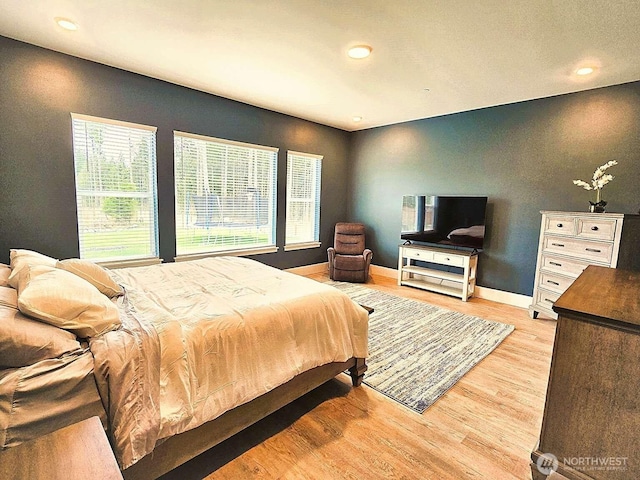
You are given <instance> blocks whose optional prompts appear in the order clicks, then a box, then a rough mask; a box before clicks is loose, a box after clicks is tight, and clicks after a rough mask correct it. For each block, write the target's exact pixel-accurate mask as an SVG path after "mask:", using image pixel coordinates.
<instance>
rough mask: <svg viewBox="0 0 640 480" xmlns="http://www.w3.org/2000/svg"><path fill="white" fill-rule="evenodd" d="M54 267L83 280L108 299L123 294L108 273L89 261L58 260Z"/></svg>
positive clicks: (74, 259) (78, 259)
mask: <svg viewBox="0 0 640 480" xmlns="http://www.w3.org/2000/svg"><path fill="white" fill-rule="evenodd" d="M56 267H57V268H61V269H62V270H66V271H67V272H71V273H73V274H75V275H78V276H79V277H80V278H84V279H85V280H86V281H87V282H89V283H90V284H91V285H93V286H94V287H96V288H97V289H98V290H100V293H102V294H104V295H106V296H107V297H109V298H113V297H118V296H120V295H122V294H123V293H124V292H123V291H122V287H121V286H120V285H118V284H117V283H116V282H115V281H114V280H113V279H112V278H111V275H109V272H107V271H106V270H105V269H104V268H102V267H101V266H100V265H98V264H96V263H93V262H90V261H89V260H82V259H80V258H69V259H67V260H60V261H59V262H58V263H56Z"/></svg>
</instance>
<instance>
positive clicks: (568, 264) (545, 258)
mask: <svg viewBox="0 0 640 480" xmlns="http://www.w3.org/2000/svg"><path fill="white" fill-rule="evenodd" d="M541 261H542V269H543V270H546V271H548V272H552V273H561V274H563V275H568V276H571V277H573V278H577V277H578V275H580V274H581V273H582V272H583V270H584V269H585V268H587V267H588V266H589V265H591V264H590V263H589V262H584V261H580V260H576V259H573V258H568V257H559V256H553V255H545V254H543V255H542V260H541Z"/></svg>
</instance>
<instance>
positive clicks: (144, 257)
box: [71, 113, 161, 267]
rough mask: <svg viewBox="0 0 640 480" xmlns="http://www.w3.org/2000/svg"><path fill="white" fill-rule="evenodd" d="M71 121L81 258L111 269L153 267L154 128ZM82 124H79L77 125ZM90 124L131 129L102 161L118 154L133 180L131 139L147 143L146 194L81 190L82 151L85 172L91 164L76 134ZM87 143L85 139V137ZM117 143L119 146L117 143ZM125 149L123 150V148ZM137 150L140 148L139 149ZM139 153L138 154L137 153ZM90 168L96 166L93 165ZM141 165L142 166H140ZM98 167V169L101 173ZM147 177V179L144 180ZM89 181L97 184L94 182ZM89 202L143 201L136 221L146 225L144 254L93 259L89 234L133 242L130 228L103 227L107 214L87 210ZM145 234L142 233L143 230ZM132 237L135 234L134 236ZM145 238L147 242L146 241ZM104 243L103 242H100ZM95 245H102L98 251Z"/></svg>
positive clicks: (94, 119)
mask: <svg viewBox="0 0 640 480" xmlns="http://www.w3.org/2000/svg"><path fill="white" fill-rule="evenodd" d="M71 119H72V131H73V144H74V145H73V156H74V178H75V186H76V187H75V190H76V204H77V207H76V208H77V216H78V240H79V247H80V257H81V258H85V259H88V260H91V261H94V262H96V263H100V264H103V265H108V266H110V267H119V266H124V265H129V264H135V265H149V264H154V263H159V262H161V259H160V258H159V257H158V252H159V243H158V193H157V159H156V132H157V127H153V126H149V125H141V124H138V123H131V122H123V121H120V120H113V119H108V118H101V117H93V116H90V115H84V114H79V113H71ZM80 122H82V123H80ZM89 124H101V125H106V126H107V127H108V126H116V127H119V128H125V129H130V130H131V134H130V135H129V136H128V137H126V138H125V136H124V135H123V137H122V138H117V140H116V139H113V141H112V142H111V143H110V144H109V145H108V146H107V149H108V150H109V151H110V154H111V157H110V158H109V157H108V156H107V155H108V154H107V153H106V152H104V153H103V154H104V156H105V158H106V159H107V160H108V161H109V160H110V161H113V159H114V158H115V152H116V151H118V152H119V153H118V159H122V160H123V161H124V163H125V165H126V164H127V163H129V169H128V170H127V171H128V172H129V174H130V175H131V176H132V177H133V175H134V170H132V169H133V166H132V165H131V163H132V162H133V161H134V160H133V155H134V153H135V151H134V148H135V146H134V145H132V144H131V138H132V136H134V135H135V136H136V137H137V138H138V140H140V141H142V140H141V139H142V138H143V137H146V138H144V140H146V141H148V142H149V144H148V148H149V151H148V157H147V158H146V159H145V160H146V162H147V165H146V173H145V180H146V182H147V189H146V190H145V191H139V190H133V191H130V190H114V189H109V188H106V187H105V186H103V185H100V186H98V188H97V189H95V185H94V189H86V188H83V187H82V186H81V185H80V184H81V183H82V182H81V181H80V178H79V177H78V171H79V170H78V168H79V166H78V162H79V161H81V160H80V155H79V153H80V152H82V151H83V150H84V152H85V155H86V158H85V159H84V160H85V161H86V162H87V164H86V165H87V168H88V166H89V164H90V163H91V162H92V160H91V159H90V155H91V154H90V152H89V143H87V144H86V145H85V146H84V147H85V148H84V149H83V148H82V142H80V141H79V140H80V137H76V135H78V136H80V135H82V132H81V131H79V128H80V127H81V126H82V128H84V129H85V135H87V133H86V127H87V125H89ZM125 139H127V140H128V142H129V144H128V145H124V144H123V143H122V141H123V140H125ZM85 140H86V137H85ZM119 142H120V143H119ZM123 145H124V146H123ZM138 146H139V145H138ZM138 153H139V150H138ZM92 165H96V162H94V163H93V164H92ZM143 165H144V164H143ZM100 168H101V167H98V170H100ZM146 175H148V177H147V176H146ZM92 181H96V180H95V179H93V180H92ZM88 198H94V199H95V198H102V199H106V198H130V199H140V200H146V204H147V205H146V208H145V209H143V210H142V212H140V213H141V215H140V216H139V217H138V219H140V218H143V219H145V221H144V222H143V224H144V225H145V229H147V228H148V232H147V233H142V238H144V242H140V243H139V245H141V246H143V247H144V249H145V251H144V253H141V254H118V253H115V254H114V255H102V254H99V255H94V254H92V253H91V247H89V246H88V244H89V243H90V242H89V238H88V237H87V236H88V235H89V234H105V236H107V232H108V233H110V234H113V232H114V231H115V232H123V237H124V238H127V237H128V238H132V237H131V235H130V234H131V233H132V232H131V228H130V227H124V226H121V225H117V224H115V223H114V224H113V225H110V226H108V227H105V225H104V223H105V220H104V218H103V216H104V217H106V216H107V213H106V210H104V208H101V210H102V211H99V210H98V209H96V208H95V207H94V208H92V209H91V211H90V210H89V208H88V207H86V202H83V199H88ZM96 229H97V231H96ZM102 229H104V230H102ZM143 231H144V230H143ZM134 235H135V234H134ZM145 236H146V238H145ZM132 239H133V240H134V242H132V243H131V244H129V248H131V247H132V245H133V246H135V240H136V239H135V237H133V238H132ZM103 241H104V240H103ZM95 243H96V246H95V247H94V252H95V251H96V250H100V248H106V249H109V248H113V247H117V246H116V245H111V244H107V243H105V244H104V245H102V242H100V241H95ZM98 245H101V247H100V248H99V247H98ZM147 247H148V248H147Z"/></svg>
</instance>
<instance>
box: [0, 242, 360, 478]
mask: <svg viewBox="0 0 640 480" xmlns="http://www.w3.org/2000/svg"><path fill="white" fill-rule="evenodd" d="M38 255H39V254H35V253H34V252H29V251H24V250H16V251H12V262H11V268H8V267H6V266H0V318H1V319H2V321H0V446H1V447H2V448H9V447H11V446H13V445H16V444H18V443H21V442H23V441H25V440H28V439H30V438H34V437H36V436H39V435H43V434H45V433H48V432H49V431H53V430H55V429H57V428H60V427H62V426H64V425H66V424H70V423H74V422H75V421H79V420H82V419H83V418H88V417H90V416H93V415H98V416H99V417H100V418H101V419H102V421H103V424H104V425H105V428H106V430H107V434H108V436H109V439H110V442H111V444H112V447H113V450H114V453H115V455H116V459H117V460H118V463H119V465H120V467H121V469H122V470H123V473H124V476H125V478H155V477H157V476H159V475H161V474H163V473H165V472H167V471H169V470H171V469H173V468H175V467H176V466H178V465H180V464H181V463H184V462H185V461H187V460H189V459H190V458H193V457H194V456H196V455H198V454H200V453H202V452H203V451H205V450H207V449H208V448H210V447H212V446H214V445H216V444H217V443H220V442H221V441H223V440H224V439H226V438H228V437H230V436H231V435H233V434H235V433H237V432H238V431H240V430H241V429H243V428H245V427H246V426H249V425H251V424H252V423H254V422H256V421H258V420H259V419H261V418H264V417H265V416H267V415H269V414H270V413H272V412H273V411H275V410H277V409H278V408H280V407H282V406H284V405H286V404H287V403H289V402H291V401H292V400H294V399H295V398H298V397H299V396H301V395H303V394H305V393H307V392H308V391H310V390H312V389H313V388H315V387H317V386H318V385H320V384H322V383H324V382H325V381H327V380H329V379H331V378H333V377H334V376H336V375H337V374H339V373H340V372H342V371H346V370H348V371H349V372H350V374H351V376H352V380H353V384H354V385H356V386H357V385H359V384H360V382H361V381H362V377H363V375H364V372H365V371H366V364H365V361H364V359H365V357H366V353H367V325H368V315H367V311H366V310H365V309H364V308H362V307H361V306H359V305H357V304H355V303H354V302H353V301H351V300H350V299H349V298H348V297H346V296H345V295H344V294H343V293H341V292H339V291H338V290H337V289H335V288H333V287H330V286H328V285H324V284H321V283H319V282H315V281H313V280H310V279H307V278H304V277H300V276H297V275H294V274H291V273H288V272H283V271H280V270H278V269H274V268H272V267H268V266H266V265H263V264H261V263H259V262H256V261H252V260H248V259H244V258H239V257H215V258H208V259H202V260H195V261H189V262H181V263H167V264H161V265H154V266H149V267H136V268H127V269H120V270H112V271H109V272H107V271H106V270H104V269H102V268H101V267H98V266H97V265H95V264H91V263H90V262H86V261H83V260H78V259H72V260H64V261H62V262H59V261H57V260H55V259H51V258H49V257H46V256H44V255H40V256H38ZM21 259H22V260H21ZM67 283H68V285H67ZM42 297H44V299H43V298H42ZM52 297H53V299H52ZM59 297H60V298H62V300H61V299H60V298H59ZM65 309H66V310H65ZM52 310H53V313H52ZM60 310H64V311H62V312H61V311H60ZM69 317H71V319H69ZM25 332H26V333H25Z"/></svg>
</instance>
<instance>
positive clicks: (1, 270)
mask: <svg viewBox="0 0 640 480" xmlns="http://www.w3.org/2000/svg"><path fill="white" fill-rule="evenodd" d="M9 275H11V267H10V266H9V265H5V264H4V263H0V287H6V286H7V285H9V284H8V283H7V280H9Z"/></svg>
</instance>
